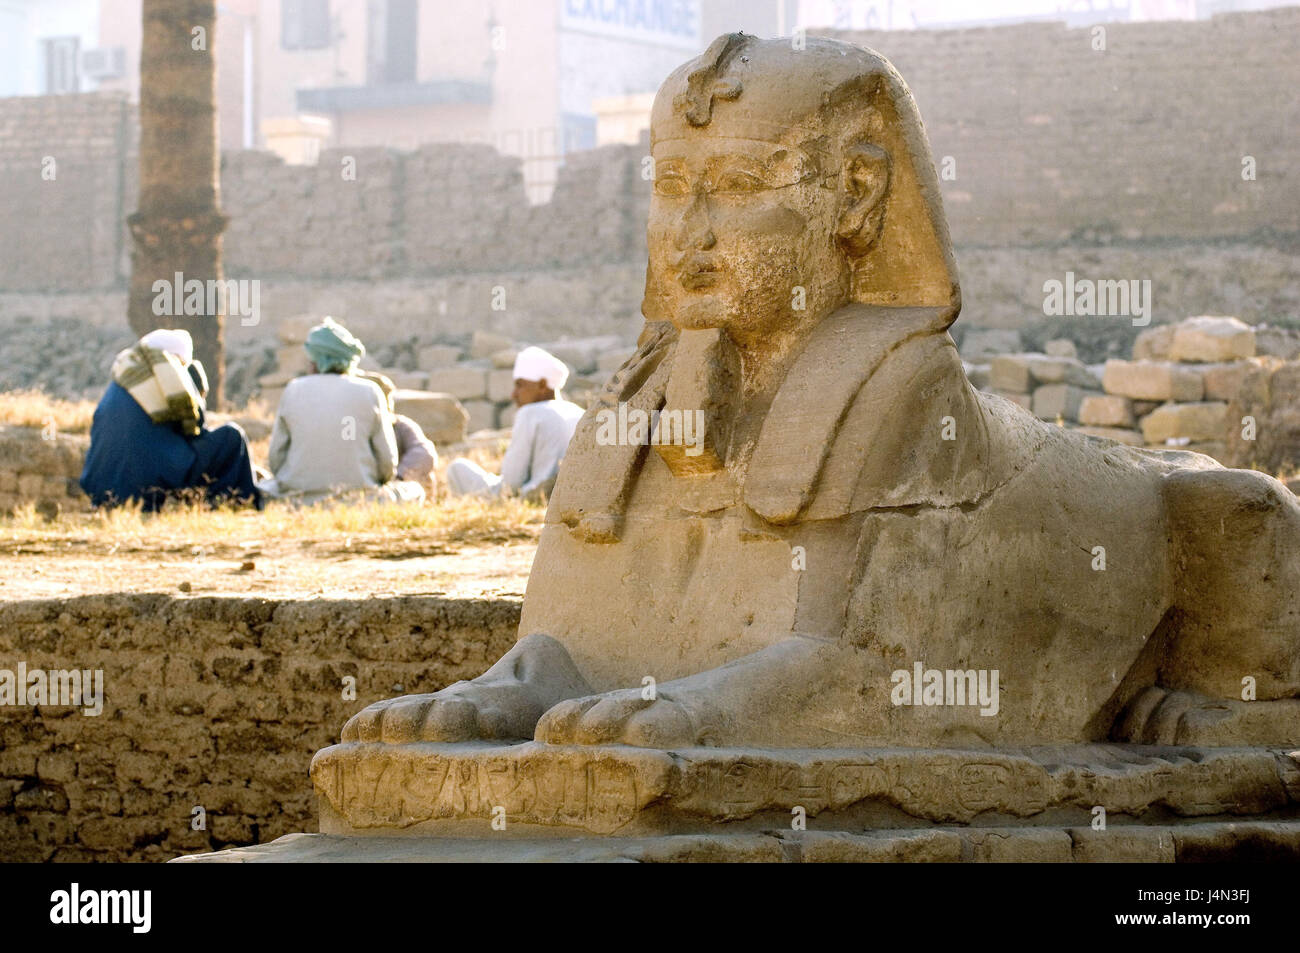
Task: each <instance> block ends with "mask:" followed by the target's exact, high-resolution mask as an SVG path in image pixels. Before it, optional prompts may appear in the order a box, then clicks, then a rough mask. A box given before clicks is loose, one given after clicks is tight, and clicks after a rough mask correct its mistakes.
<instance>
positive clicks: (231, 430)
mask: <svg viewBox="0 0 1300 953" xmlns="http://www.w3.org/2000/svg"><path fill="white" fill-rule="evenodd" d="M112 377H113V379H112V381H111V382H110V383H109V385H108V389H107V390H106V391H105V392H104V396H103V398H101V399H100V401H99V406H97V407H96V408H95V417H94V421H93V423H92V424H91V428H90V452H89V453H87V454H86V463H85V467H84V468H83V470H82V473H81V481H80V482H81V488H82V489H83V490H85V491H86V495H87V496H89V497H90V499H91V502H92V503H94V505H95V506H114V505H117V504H120V503H125V502H127V501H128V500H139V501H140V502H141V503H142V504H143V506H144V509H145V511H146V512H154V511H156V510H159V509H161V508H162V505H163V502H164V501H165V500H166V498H167V497H168V496H169V495H176V494H178V493H180V492H182V491H184V490H189V489H201V490H202V491H203V492H204V496H205V497H206V499H207V501H208V502H209V503H210V504H213V505H215V504H217V503H220V502H236V503H252V504H253V505H254V506H256V507H257V508H258V509H261V508H262V494H261V493H260V492H259V490H258V488H257V486H256V484H255V483H254V481H253V464H252V460H251V458H250V457H249V454H248V439H247V438H246V437H245V435H244V432H243V430H241V429H240V428H239V426H238V424H233V423H229V424H224V425H222V426H220V427H217V428H215V429H205V428H204V426H203V420H204V412H205V406H204V398H205V397H206V395H207V389H208V382H207V377H206V375H205V374H204V372H203V365H201V364H200V363H199V362H198V361H195V360H194V342H193V341H192V340H191V338H190V334H189V332H188V331H182V330H168V329H161V328H160V329H158V330H156V331H150V332H149V333H148V334H146V335H145V336H144V337H142V338H141V339H140V340H139V341H138V342H137V343H136V344H135V345H134V346H132V347H129V348H127V349H126V350H124V351H122V352H121V353H119V354H118V355H117V357H116V358H115V359H114V361H113V371H112Z"/></svg>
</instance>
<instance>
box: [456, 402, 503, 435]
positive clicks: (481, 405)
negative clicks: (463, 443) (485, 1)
mask: <svg viewBox="0 0 1300 953" xmlns="http://www.w3.org/2000/svg"><path fill="white" fill-rule="evenodd" d="M464 407H465V413H467V414H469V423H468V424H467V425H466V427H465V430H466V432H467V433H477V432H478V431H480V430H495V429H496V425H497V405H496V404H494V403H492V401H490V400H467V401H465V404H464Z"/></svg>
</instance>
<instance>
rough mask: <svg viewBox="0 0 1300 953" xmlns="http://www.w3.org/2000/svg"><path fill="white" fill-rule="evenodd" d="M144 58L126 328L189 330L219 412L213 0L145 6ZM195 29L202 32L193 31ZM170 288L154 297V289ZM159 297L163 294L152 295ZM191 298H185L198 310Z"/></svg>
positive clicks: (221, 220)
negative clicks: (197, 290)
mask: <svg viewBox="0 0 1300 953" xmlns="http://www.w3.org/2000/svg"><path fill="white" fill-rule="evenodd" d="M142 20H143V23H142V26H143V42H142V45H141V49H140V207H139V209H138V210H137V211H136V213H135V214H134V215H131V216H130V217H129V218H128V219H127V224H128V226H129V227H130V230H131V238H132V239H133V247H132V255H131V296H130V304H129V306H128V320H129V322H130V325H131V330H132V331H134V332H135V333H136V334H137V335H142V334H145V333H147V332H148V331H150V330H152V329H153V328H158V327H175V328H185V329H186V330H188V331H189V332H190V334H191V335H192V336H193V338H194V353H195V357H197V358H198V359H199V360H200V361H202V362H203V366H204V367H205V368H206V370H207V372H208V380H209V384H210V388H211V389H210V391H209V394H208V404H209V406H211V407H219V406H221V403H222V400H223V396H224V394H223V380H224V378H225V341H224V336H225V314H224V310H225V309H224V307H221V306H220V304H218V306H217V307H214V308H210V307H209V303H210V302H211V301H212V300H213V299H214V298H215V300H216V301H217V302H220V301H221V299H220V298H219V297H215V296H212V295H209V294H207V292H206V289H207V288H208V287H210V286H209V284H208V283H209V282H212V281H215V282H219V281H220V280H221V278H222V274H221V232H222V231H223V230H224V229H225V227H226V221H227V220H226V217H225V216H224V215H222V214H221V209H220V179H219V171H218V170H219V166H220V153H219V151H218V148H217V109H216V61H215V59H214V57H213V53H214V50H215V49H216V35H215V30H216V3H215V0H143V15H142ZM196 28H201V33H200V32H199V31H198V30H196ZM177 274H181V275H183V276H184V281H185V283H187V284H188V283H189V282H191V281H192V280H195V279H197V280H198V281H199V282H202V283H203V288H204V289H205V291H204V294H203V296H202V300H203V306H202V310H201V313H198V314H195V313H190V314H185V313H183V312H184V311H186V310H191V311H192V310H193V309H192V308H189V309H187V308H182V309H181V310H182V313H179V314H177V313H174V310H175V309H174V308H173V307H172V305H173V304H174V302H176V301H181V302H184V301H185V297H186V296H185V289H184V288H181V289H177V290H176V291H175V293H174V294H173V292H172V290H171V289H172V286H173V284H174V283H175V281H176V276H177ZM160 281H163V282H166V288H167V289H168V290H167V293H166V294H165V295H160V294H159V290H156V289H155V282H160ZM157 287H158V289H161V288H162V287H163V286H161V285H159V286H157ZM197 301H198V299H197V298H196V297H194V298H191V302H192V304H197Z"/></svg>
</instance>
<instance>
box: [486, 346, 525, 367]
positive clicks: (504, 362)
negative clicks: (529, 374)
mask: <svg viewBox="0 0 1300 953" xmlns="http://www.w3.org/2000/svg"><path fill="white" fill-rule="evenodd" d="M518 356H519V349H518V348H514V347H507V348H502V349H501V350H500V351H497V352H496V353H494V354H493V355H492V366H493V367H496V368H505V369H506V370H511V369H513V368H514V366H515V358H516V357H518Z"/></svg>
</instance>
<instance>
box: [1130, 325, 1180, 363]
mask: <svg viewBox="0 0 1300 953" xmlns="http://www.w3.org/2000/svg"><path fill="white" fill-rule="evenodd" d="M1173 343H1174V326H1173V325H1172V324H1161V325H1157V326H1156V327H1154V328H1147V329H1146V330H1145V331H1143V332H1142V333H1141V334H1139V335H1138V336H1137V339H1136V340H1135V341H1134V342H1133V360H1135V361H1165V360H1168V359H1169V349H1170V347H1172V346H1173Z"/></svg>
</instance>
